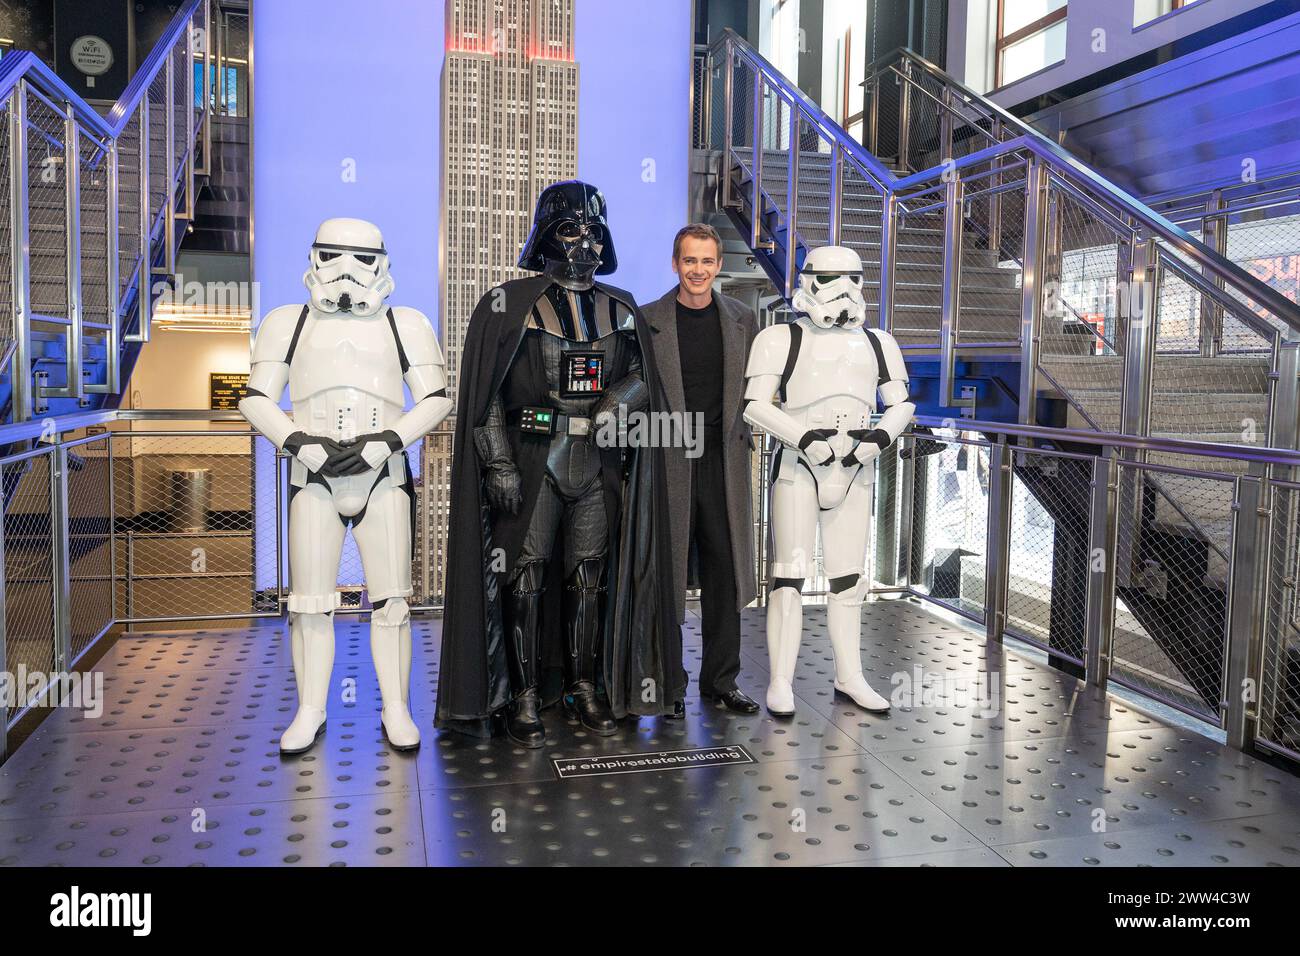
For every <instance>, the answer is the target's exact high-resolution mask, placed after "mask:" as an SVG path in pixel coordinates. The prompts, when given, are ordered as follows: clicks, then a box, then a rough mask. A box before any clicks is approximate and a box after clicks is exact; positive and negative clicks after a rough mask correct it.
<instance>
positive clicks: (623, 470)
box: [437, 180, 680, 748]
mask: <svg viewBox="0 0 1300 956" xmlns="http://www.w3.org/2000/svg"><path fill="white" fill-rule="evenodd" d="M519 265H520V267H521V268H524V269H528V270H531V271H534V272H537V273H540V274H539V275H536V276H531V277H527V278H522V279H513V280H511V281H509V282H506V283H503V284H502V285H500V286H497V287H496V288H494V289H491V290H489V291H488V292H487V293H486V294H485V295H484V296H483V299H482V300H481V301H480V303H479V305H478V308H476V309H475V311H474V314H473V316H472V317H471V319H470V323H469V326H468V329H467V332H466V339H465V347H464V350H463V353H462V354H463V358H462V361H461V365H460V394H459V403H458V412H457V434H456V436H455V449H456V457H455V461H454V462H453V465H452V484H451V502H450V511H451V525H450V528H449V540H448V555H449V559H448V578H447V593H446V610H445V615H444V620H443V653H442V659H441V660H442V664H441V677H440V684H439V689H438V718H437V723H438V726H439V727H446V728H451V729H455V730H458V731H462V732H465V733H470V734H474V735H478V736H484V735H486V734H488V733H490V732H491V728H490V722H491V720H492V719H495V720H496V721H497V722H498V723H503V724H504V729H505V731H506V733H507V735H508V736H509V737H510V738H511V739H513V740H514V741H515V742H516V743H517V744H520V745H521V746H524V747H528V748H538V747H541V746H543V745H544V744H545V742H546V729H545V727H544V725H543V723H542V719H541V715H540V711H541V710H542V709H543V708H544V707H545V706H546V705H547V704H548V703H551V702H553V701H555V700H557V699H558V700H560V701H561V702H562V703H563V705H564V707H565V709H566V710H567V711H568V712H569V714H570V715H571V716H572V717H574V718H575V719H576V720H577V721H578V722H579V723H580V724H581V726H582V727H583V728H585V729H586V730H587V731H589V732H591V733H594V734H597V735H602V736H608V735H610V734H613V733H614V732H615V731H616V729H617V724H616V723H615V720H616V719H617V718H618V717H622V716H624V715H625V714H626V713H629V712H637V713H643V712H649V713H659V712H661V709H662V708H664V707H665V706H666V707H669V708H670V707H671V700H672V695H673V694H676V693H679V689H678V688H677V686H676V685H674V684H673V681H675V680H676V679H677V678H678V674H677V673H676V672H675V670H674V671H673V672H672V673H668V671H667V668H668V666H669V665H667V664H666V663H665V662H668V661H672V660H674V657H673V654H674V653H676V654H677V657H676V658H675V659H676V660H680V647H679V646H678V647H676V648H675V649H674V648H672V647H669V646H668V642H670V641H671V635H673V634H678V631H677V628H676V626H675V624H673V623H672V620H671V618H672V613H671V608H670V607H668V605H669V604H671V602H658V601H657V600H656V591H657V584H656V582H657V581H670V580H671V579H672V578H671V557H670V555H669V553H668V551H667V549H666V533H665V532H664V531H663V530H662V528H663V527H666V520H667V513H666V506H665V505H664V504H663V502H665V501H666V499H665V497H664V496H665V492H664V488H663V481H662V458H661V456H660V455H659V450H658V449H657V448H632V447H623V446H621V445H619V444H618V443H615V444H613V445H611V444H609V443H607V442H605V443H602V441H601V435H602V433H605V432H607V431H609V429H607V428H606V426H607V425H608V424H609V423H610V422H611V421H613V418H614V417H616V416H619V415H636V414H638V413H641V412H644V411H646V410H647V409H649V408H651V406H652V405H653V404H654V401H655V399H654V396H656V395H657V394H658V393H659V386H658V381H657V378H656V377H655V374H654V368H653V362H652V359H651V357H650V354H649V352H650V350H649V349H648V348H647V347H646V336H647V335H648V334H649V333H648V327H647V326H645V323H644V320H643V319H642V318H641V315H640V312H639V310H638V309H637V306H636V302H635V301H634V300H633V299H632V297H631V296H630V295H628V293H626V292H624V291H622V290H620V289H616V288H614V287H613V286H609V285H606V284H605V283H602V282H598V281H597V280H596V276H597V275H605V274H607V273H610V272H613V271H614V269H615V268H616V266H617V258H616V255H615V251H614V240H613V236H612V235H611V234H610V229H609V223H608V220H607V218H606V209H605V199H604V197H603V196H602V195H601V193H600V191H599V190H597V189H596V188H595V187H593V186H591V185H589V184H587V183H583V182H578V181H576V180H575V181H568V182H561V183H556V184H554V185H551V186H549V187H547V188H546V189H545V190H543V191H542V193H541V195H540V196H539V197H538V202H537V212H536V215H535V217H534V222H533V229H532V232H531V233H530V235H529V237H528V240H527V242H526V243H525V245H524V248H523V251H522V254H521V256H520V259H519ZM657 526H659V527H660V530H658V531H656V530H655V529H656V527H657ZM474 555H479V556H481V557H479V558H477V559H476V558H475V557H474ZM498 556H499V558H500V561H499V562H497V560H496V558H497V557H498ZM660 604H663V605H664V607H660V606H659V605H660ZM665 608H667V613H665ZM552 636H554V637H555V639H554V640H551V639H550V638H551V637H552ZM678 640H680V637H678ZM557 665H558V666H557ZM553 672H558V675H555V674H554V673H553ZM555 676H558V681H556V680H555V679H554V677H555ZM647 681H648V682H649V683H646V682H647ZM557 684H558V686H557ZM602 686H603V689H604V691H605V696H604V697H603V698H602V696H601V694H600V693H599V691H600V689H601V687H602ZM649 686H653V687H655V688H658V690H657V692H656V693H654V694H652V695H651V696H649V697H646V696H645V693H644V688H645V687H649Z"/></svg>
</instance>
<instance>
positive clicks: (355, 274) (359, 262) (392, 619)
mask: <svg viewBox="0 0 1300 956" xmlns="http://www.w3.org/2000/svg"><path fill="white" fill-rule="evenodd" d="M311 263H312V268H311V269H309V270H308V272H307V275H306V276H305V277H304V282H305V284H306V285H307V288H308V289H309V291H310V292H311V303H310V304H309V305H306V306H301V307H299V306H286V307H282V308H278V309H275V310H273V311H272V312H271V313H270V314H269V315H267V317H266V318H265V320H264V321H263V323H262V325H261V327H260V328H259V329H258V333H257V339H256V341H255V343H254V346H253V362H252V370H251V373H250V376H249V391H248V397H247V398H245V399H244V400H243V401H241V402H240V410H241V411H242V412H243V414H244V416H245V417H246V418H247V419H248V420H249V422H250V423H252V425H253V426H254V427H255V428H256V429H257V430H258V431H260V432H261V433H262V434H263V435H265V436H266V437H267V438H268V439H270V440H271V441H272V442H273V443H274V444H275V445H276V446H277V447H278V448H281V449H283V450H285V451H287V452H289V453H290V454H291V455H292V460H291V462H290V473H289V483H290V503H289V560H290V575H291V584H290V594H289V615H290V640H291V645H292V652H293V666H294V674H295V676H296V678H297V681H298V711H297V713H296V715H295V716H294V719H293V721H292V722H291V723H290V724H289V727H288V728H287V729H286V730H285V732H284V735H283V737H282V738H281V741H280V749H281V752H283V753H301V752H302V751H304V750H306V749H308V748H309V747H311V745H312V744H313V742H314V741H315V739H316V738H317V737H318V736H319V735H320V733H321V731H322V730H323V729H324V726H325V711H326V701H327V699H328V694H329V681H330V673H331V669H332V667H333V663H334V622H333V615H334V611H335V610H336V609H337V608H338V606H339V595H338V591H337V589H336V586H335V585H336V581H337V576H338V565H339V555H340V553H341V551H342V547H343V538H344V535H345V533H346V531H347V527H348V525H349V524H350V525H351V526H352V530H353V536H354V537H355V539H356V542H357V548H358V550H359V551H360V553H361V561H362V565H363V567H364V570H365V574H366V582H367V587H368V590H369V593H370V599H371V602H372V604H373V607H374V610H373V612H372V614H371V620H370V646H371V653H372V655H373V658H374V663H375V671H376V674H377V676H378V679H379V690H380V694H381V696H382V697H383V711H382V721H383V727H384V732H385V734H386V735H387V737H388V740H389V742H390V743H391V744H392V745H393V747H394V748H395V749H399V750H409V749H413V748H414V747H418V746H419V743H420V733H419V730H418V729H417V728H416V726H415V723H414V721H412V720H411V716H410V710H409V706H408V685H409V682H410V671H411V625H410V609H409V607H408V604H407V600H406V599H407V598H408V597H409V596H410V595H411V544H412V542H411V525H412V522H411V517H412V505H413V499H414V490H413V487H412V483H411V479H410V472H409V469H408V465H407V462H406V456H405V453H404V451H403V449H405V448H406V447H407V446H408V445H410V444H412V443H413V442H415V441H417V440H418V439H419V438H420V437H421V436H423V435H424V434H425V433H426V432H428V431H430V430H431V429H432V428H433V427H434V426H435V425H437V423H438V422H439V421H441V420H442V419H443V418H444V417H445V416H446V415H447V412H448V411H449V410H450V408H451V402H450V401H449V400H448V399H447V397H446V379H445V375H444V369H443V360H442V355H441V354H440V352H439V350H438V345H437V342H436V341H435V340H434V337H433V330H432V328H431V327H430V326H429V323H428V320H427V319H426V318H425V317H424V316H423V315H422V314H421V313H419V312H417V311H416V310H414V309H405V308H400V307H398V308H389V309H386V310H385V309H384V308H383V303H384V299H385V298H386V297H387V295H388V292H389V291H390V290H391V288H392V280H391V278H389V276H388V262H387V253H386V252H385V251H384V248H383V240H382V237H381V236H380V235H379V230H378V229H377V228H376V227H374V226H373V225H371V224H370V223H365V222H361V221H359V220H351V219H332V220H328V221H327V222H325V223H324V224H323V225H322V226H321V228H320V230H319V231H318V233H317V236H316V242H315V244H314V245H313V247H312V255H311ZM403 382H404V383H405V385H406V387H407V388H408V389H409V390H410V392H411V396H412V398H413V399H414V400H415V404H414V405H413V407H412V408H411V409H410V410H409V411H403V409H404V406H405V396H404V395H403V390H402V385H403ZM286 385H287V386H288V388H289V396H290V399H291V401H292V403H293V416H292V418H290V417H289V416H288V415H286V414H285V413H284V412H283V411H282V410H281V409H280V407H279V404H278V401H279V397H280V395H281V394H282V392H283V391H284V388H285V386H286Z"/></svg>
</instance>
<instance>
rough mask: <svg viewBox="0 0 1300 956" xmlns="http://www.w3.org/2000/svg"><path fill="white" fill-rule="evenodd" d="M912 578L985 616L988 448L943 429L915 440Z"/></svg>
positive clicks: (934, 594)
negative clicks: (945, 434)
mask: <svg viewBox="0 0 1300 956" xmlns="http://www.w3.org/2000/svg"><path fill="white" fill-rule="evenodd" d="M917 446H919V447H918V448H917V451H916V452H914V454H915V455H916V456H917V457H916V478H915V485H914V486H913V490H912V507H913V514H912V541H911V559H910V560H911V578H912V586H913V588H914V589H915V590H916V591H917V592H918V593H921V594H925V595H928V596H929V597H930V598H931V599H933V600H935V601H939V602H941V603H943V604H947V605H949V606H950V607H952V608H954V609H956V610H959V611H962V612H965V613H966V614H969V615H972V616H974V617H976V618H977V619H980V620H983V616H984V596H985V591H984V575H985V553H986V551H987V549H988V542H987V537H988V515H989V450H988V446H987V445H984V444H980V443H978V442H968V441H959V440H956V439H951V438H946V437H944V436H942V435H935V436H933V437H929V438H927V439H925V440H924V441H921V442H917Z"/></svg>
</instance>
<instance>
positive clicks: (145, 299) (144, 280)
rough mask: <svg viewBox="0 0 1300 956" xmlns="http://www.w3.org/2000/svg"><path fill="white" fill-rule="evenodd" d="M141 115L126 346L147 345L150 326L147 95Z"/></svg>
mask: <svg viewBox="0 0 1300 956" xmlns="http://www.w3.org/2000/svg"><path fill="white" fill-rule="evenodd" d="M136 109H138V110H139V113H140V119H139V122H138V123H137V126H138V127H139V133H140V138H139V142H138V143H137V146H138V147H139V149H138V152H139V155H138V157H137V159H138V163H139V165H138V167H137V168H138V170H139V173H140V221H139V227H140V268H139V269H138V270H137V271H136V290H135V300H136V316H137V323H138V328H137V330H136V333H135V334H134V335H129V336H125V338H126V340H127V341H128V342H148V341H149V329H150V325H151V323H152V322H153V314H152V313H153V248H152V241H151V236H152V234H153V228H152V227H153V221H152V220H153V211H152V210H151V209H150V205H151V203H150V193H149V124H150V123H151V122H153V121H152V120H151V119H150V116H149V114H150V113H152V112H153V107H152V106H151V105H150V104H149V92H148V90H146V91H145V94H144V95H143V96H141V97H140V105H139V106H138V107H136Z"/></svg>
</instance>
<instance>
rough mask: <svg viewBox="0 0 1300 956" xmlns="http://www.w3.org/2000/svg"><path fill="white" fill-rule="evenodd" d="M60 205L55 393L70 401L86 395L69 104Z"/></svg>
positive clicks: (77, 163) (76, 148)
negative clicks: (60, 369) (59, 360)
mask: <svg viewBox="0 0 1300 956" xmlns="http://www.w3.org/2000/svg"><path fill="white" fill-rule="evenodd" d="M63 206H64V217H65V218H64V220H63V222H64V224H65V226H66V227H67V228H66V230H65V232H64V254H65V258H66V265H67V283H68V339H67V342H68V346H67V351H68V354H67V356H66V364H67V376H68V381H67V383H66V386H65V387H64V388H62V389H59V390H58V392H59V393H60V394H63V395H67V396H68V397H69V398H77V399H80V398H82V397H83V396H84V395H85V391H84V383H83V382H82V380H81V357H82V350H83V336H84V329H83V328H82V325H81V320H82V315H81V130H80V129H79V128H78V127H77V120H76V116H75V114H74V113H73V111H72V104H71V103H68V104H66V105H65V106H64V114H63Z"/></svg>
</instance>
